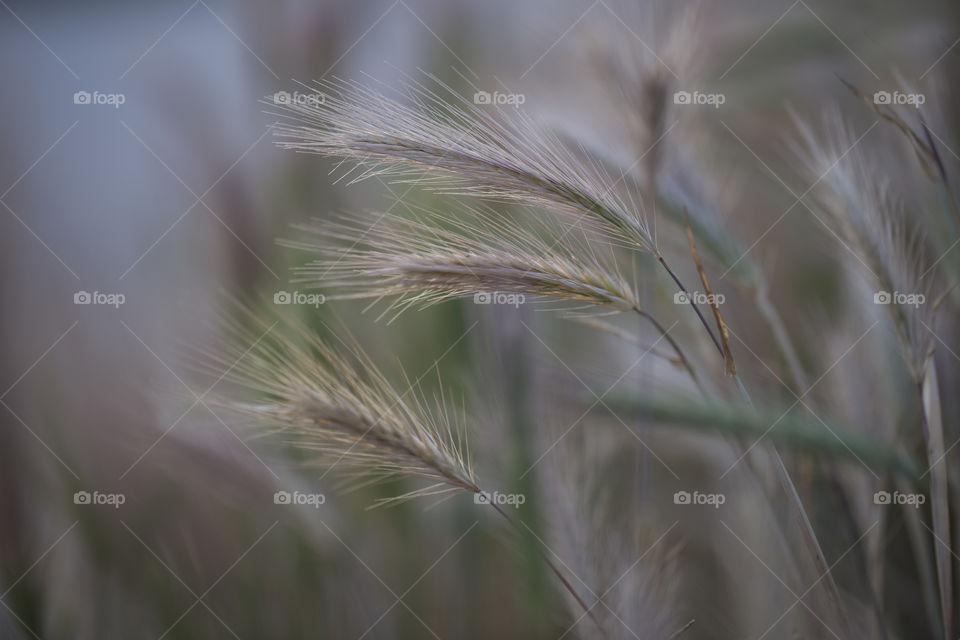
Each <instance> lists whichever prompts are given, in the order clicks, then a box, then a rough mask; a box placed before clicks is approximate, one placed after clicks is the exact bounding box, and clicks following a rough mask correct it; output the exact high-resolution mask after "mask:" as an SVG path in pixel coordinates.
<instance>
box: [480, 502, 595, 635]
mask: <svg viewBox="0 0 960 640" xmlns="http://www.w3.org/2000/svg"><path fill="white" fill-rule="evenodd" d="M489 504H490V506H491V507H493V508H494V510H496V512H497V513H499V514H500V515H501V516H503V518H504V519H505V520H506V521H507V522H509V523H510V526H512V527H513V528H514V529H515V530H516V531H517V533H522V531H521V529H520V526H519V525H518V524H517V523H516V522H515V521H514V519H513V518H511V517H510V515H509V514H508V513H507V512H506V511H504V510H503V509H501V508H500V505H498V504H495V503H494V502H492V501H489ZM537 551H538V552H539V554H540V557H541V558H543V561H544V562H546V563H547V566H548V567H550V570H551V571H553V573H554V575H555V576H557V579H559V580H560V582H561V583H563V586H564V588H565V589H566V590H567V591H569V592H570V595H572V596H573V599H574V600H576V601H577V604H579V605H580V606H581V607H583V611H584V613H586V615H588V616H590V619H591V620H593V623H594V624H595V625H597V629H599V630H600V633H602V634H603V637H604V638H606V637H607V632H606V631H605V630H604V628H603V626H602V625H601V624H600V621H599V620H597V617H596V616H595V615H594V614H593V607H589V606H587V603H586V602H584V601H583V598H581V597H580V595H579V594H578V593H577V592H576V590H574V588H573V585H571V584H570V582H569V581H568V580H567V578H566V577H565V576H564V575H563V574H562V573H561V572H560V569H558V568H557V565H555V564H554V563H553V561H552V560H550V558H549V557H548V556H547V554H546V553H544V551H543V549H540V548H539V547H538V548H537Z"/></svg>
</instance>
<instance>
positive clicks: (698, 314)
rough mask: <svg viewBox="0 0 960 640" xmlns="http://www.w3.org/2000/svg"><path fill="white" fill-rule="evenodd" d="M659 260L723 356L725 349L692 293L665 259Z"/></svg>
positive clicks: (659, 256)
mask: <svg viewBox="0 0 960 640" xmlns="http://www.w3.org/2000/svg"><path fill="white" fill-rule="evenodd" d="M657 260H658V261H659V262H660V264H661V265H662V266H663V268H664V269H666V271H667V273H669V274H670V277H671V278H673V281H674V282H675V283H677V286H678V287H680V290H681V291H683V293H684V294H685V295H686V296H687V302H689V303H690V306H691V307H693V310H694V311H696V312H697V317H698V318H700V324H702V325H703V328H704V329H706V330H707V333H708V334H709V335H710V339H711V340H713V344H714V346H716V347H717V351H719V352H720V355H723V347H722V346H720V341H719V340H717V336H715V335H714V334H713V329H711V328H710V324H709V323H707V319H706V318H705V317H703V313H702V312H701V311H700V307H698V306H697V303H695V302H694V301H693V298H691V297H690V292H689V291H687V288H686V287H685V286H683V283H682V282H680V278H678V277H677V274H675V273H674V272H673V269H671V268H670V266H669V265H667V262H666V260H664V259H663V256H661V255H659V254H658V255H657Z"/></svg>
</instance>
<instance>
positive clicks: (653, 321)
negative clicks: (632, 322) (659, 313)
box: [633, 307, 706, 395]
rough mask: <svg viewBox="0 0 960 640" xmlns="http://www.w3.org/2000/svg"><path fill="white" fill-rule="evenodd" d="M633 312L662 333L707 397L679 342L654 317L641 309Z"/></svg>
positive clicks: (638, 308) (635, 308) (634, 308)
mask: <svg viewBox="0 0 960 640" xmlns="http://www.w3.org/2000/svg"><path fill="white" fill-rule="evenodd" d="M633 310H634V311H636V312H637V314H638V315H639V316H640V317H642V318H645V319H646V320H647V321H648V322H649V323H650V324H652V325H653V327H654V328H655V329H656V330H657V331H659V332H660V335H661V336H663V337H664V339H665V340H666V341H667V342H668V343H669V344H670V347H671V348H672V349H673V351H674V353H676V354H677V357H678V358H679V359H680V362H681V363H683V367H684V368H685V369H686V370H687V373H689V374H690V378H692V379H693V383H694V384H695V385H697V389H699V390H700V393H702V394H704V395H706V392H705V391H704V390H703V387H702V386H701V385H700V380H699V378H697V372H696V371H694V369H693V365H692V364H690V361H689V360H688V359H687V356H686V355H684V353H683V350H682V349H680V345H679V344H677V341H676V340H674V339H673V336H671V335H670V333H669V332H668V331H667V330H666V329H665V328H664V327H663V325H662V324H660V322H659V321H658V320H657V319H656V318H654V317H653V316H652V315H650V314H649V313H647V312H646V311H644V310H643V309H641V308H640V307H633Z"/></svg>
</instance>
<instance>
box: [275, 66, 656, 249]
mask: <svg viewBox="0 0 960 640" xmlns="http://www.w3.org/2000/svg"><path fill="white" fill-rule="evenodd" d="M434 81H435V82H436V84H437V85H438V86H439V87H441V88H442V89H443V90H445V91H449V89H447V88H446V86H445V85H443V84H442V83H441V82H440V81H439V80H435V79H434ZM316 88H317V89H319V90H320V91H322V94H323V100H317V101H313V102H296V103H292V104H285V105H278V108H279V109H280V110H281V113H279V114H277V115H280V116H281V117H284V118H285V120H284V121H283V122H280V123H278V124H276V125H275V126H274V131H275V133H276V134H277V136H278V137H280V138H281V139H282V141H281V142H280V143H279V144H280V146H282V147H284V148H289V149H296V150H299V151H306V152H313V153H320V154H323V155H328V156H335V157H340V158H345V159H349V160H352V161H353V162H355V163H356V164H357V165H358V166H359V167H360V168H361V175H360V177H359V178H356V179H355V180H360V179H364V178H367V177H370V176H373V175H380V174H398V175H402V176H407V177H411V178H415V179H416V182H417V184H421V185H425V186H428V187H433V188H437V189H438V190H440V191H442V192H444V193H451V194H458V195H472V196H478V197H486V198H494V199H502V200H508V201H518V202H521V203H525V204H530V205H534V206H540V207H547V208H558V207H559V208H560V209H563V210H566V211H573V212H575V213H579V214H583V215H585V216H586V217H587V218H588V219H590V220H593V221H594V222H598V223H600V224H601V225H602V226H604V227H606V228H607V229H608V230H610V231H612V232H613V233H614V234H616V235H618V236H620V237H622V238H624V239H626V240H627V241H629V242H630V243H631V244H633V245H635V246H639V247H640V248H642V249H644V250H645V251H649V252H651V253H655V252H656V247H655V243H654V241H653V238H652V236H651V234H650V230H649V228H648V225H647V221H646V219H645V217H644V216H643V214H642V213H641V212H640V211H639V210H637V208H636V206H628V204H627V203H626V202H625V200H624V199H623V197H621V196H620V195H619V194H618V190H617V188H618V186H619V184H620V182H622V180H623V176H620V177H619V178H618V179H617V180H616V181H614V180H611V179H610V178H609V176H606V175H605V174H604V172H603V170H602V169H601V168H600V166H599V165H598V164H597V163H592V162H589V163H588V162H583V161H579V160H578V159H577V157H576V156H575V155H574V154H573V153H571V152H570V150H568V149H566V148H564V146H563V145H562V144H561V143H560V142H559V141H558V139H557V138H556V136H554V135H552V134H550V133H548V132H545V131H543V130H542V129H540V128H539V127H537V126H536V125H535V124H534V123H533V122H532V121H531V120H530V118H529V117H528V116H525V115H524V114H523V112H521V111H520V110H516V113H515V114H513V115H512V116H511V117H510V118H509V119H508V118H506V117H501V118H500V119H496V118H494V117H493V116H491V115H490V114H489V113H487V112H486V111H483V110H481V109H479V108H477V107H476V106H474V105H473V104H471V103H469V102H467V101H466V100H465V99H464V98H462V97H461V96H458V95H456V94H454V93H453V92H452V91H450V94H451V98H452V99H451V100H444V99H442V98H441V97H440V96H438V95H437V94H436V93H435V92H433V91H431V90H429V89H426V88H424V87H423V86H422V85H414V86H411V87H410V88H409V90H408V91H407V96H406V97H407V98H408V99H409V101H410V102H411V103H412V106H407V105H405V104H402V103H401V102H399V101H397V100H393V99H390V98H387V97H385V96H383V95H381V94H379V93H377V92H375V91H373V90H372V89H369V88H367V87H364V86H363V85H361V84H359V83H356V82H348V81H325V82H321V83H317V85H316ZM499 114H500V115H501V116H504V112H503V111H502V110H500V111H499ZM423 169H429V170H433V171H435V172H437V173H436V175H434V176H433V178H432V179H430V178H427V179H424V178H423V176H421V175H420V173H422V170H423Z"/></svg>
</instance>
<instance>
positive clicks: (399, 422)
mask: <svg viewBox="0 0 960 640" xmlns="http://www.w3.org/2000/svg"><path fill="white" fill-rule="evenodd" d="M234 333H243V334H246V333H247V332H245V331H243V330H242V329H238V330H236V331H234ZM250 342H252V341H246V342H239V343H240V344H249V343H250ZM344 346H345V347H346V348H347V349H348V350H349V352H350V353H349V355H345V354H344V353H341V352H339V351H338V350H334V349H333V348H331V347H330V346H329V345H327V344H325V343H323V342H322V341H321V340H319V339H318V338H317V337H316V336H315V335H313V334H312V333H310V332H308V330H307V329H303V328H301V329H299V330H298V331H296V332H295V335H287V334H284V335H280V336H278V337H275V338H273V339H272V340H267V339H264V340H259V341H257V342H255V343H254V346H253V347H252V348H250V350H249V351H248V352H245V353H244V354H243V355H242V357H241V358H240V359H239V360H238V361H237V364H236V366H235V367H233V368H232V370H231V372H230V374H229V378H230V379H232V380H233V381H234V382H237V383H239V384H240V385H241V386H242V387H245V388H246V389H248V390H250V391H253V392H255V393H258V394H260V395H261V396H262V397H261V398H259V399H257V400H256V401H238V400H229V401H224V402H223V403H224V404H225V406H226V407H227V408H229V409H231V410H234V411H236V412H237V413H239V414H241V415H243V416H245V417H247V418H249V419H250V420H251V422H253V423H254V424H255V425H257V426H259V427H262V428H264V429H265V431H266V433H268V434H270V433H272V434H274V435H277V436H279V437H280V439H281V440H283V441H284V442H287V443H289V444H294V445H296V446H298V447H300V448H302V449H306V450H309V451H311V452H314V453H317V454H319V455H320V457H321V459H322V460H321V461H322V462H324V463H328V462H329V463H332V465H336V464H338V463H341V462H342V463H344V464H346V465H350V466H353V467H355V469H356V470H358V471H359V472H360V473H361V474H369V475H373V476H391V475H397V474H402V475H409V476H419V477H423V478H427V479H431V480H435V481H437V482H439V483H440V485H439V486H438V485H433V486H431V487H427V488H425V489H422V490H419V491H416V492H413V493H410V494H407V495H406V496H404V497H415V496H416V495H427V494H428V493H429V494H433V493H437V492H438V490H439V491H442V490H444V489H445V490H455V489H464V490H466V491H471V492H478V491H479V488H478V487H477V484H476V482H475V481H474V477H473V472H472V471H471V469H470V466H469V464H468V462H467V458H466V453H465V451H464V447H463V446H462V445H461V444H460V442H459V440H460V439H459V438H458V437H455V435H454V433H455V432H457V433H459V428H458V427H456V426H454V425H452V424H451V423H450V422H449V413H448V412H447V411H443V412H438V413H433V412H431V411H429V410H427V408H426V407H425V406H424V405H423V403H422V402H420V401H419V400H418V398H417V397H416V392H415V391H414V387H415V385H410V387H409V388H408V390H407V391H406V392H403V393H401V392H399V391H397V390H396V389H395V388H394V387H392V386H391V384H390V383H389V382H388V381H387V379H386V378H385V377H384V376H383V374H382V373H380V372H379V371H378V370H377V369H376V367H375V366H374V364H373V363H372V362H371V360H370V359H369V357H367V356H366V355H365V354H363V353H362V352H360V351H359V348H358V347H357V346H356V345H352V346H351V345H347V344H346V343H344ZM220 359H221V360H223V361H224V362H227V364H229V363H230V361H228V360H227V359H226V358H220ZM231 361H232V360H231Z"/></svg>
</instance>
